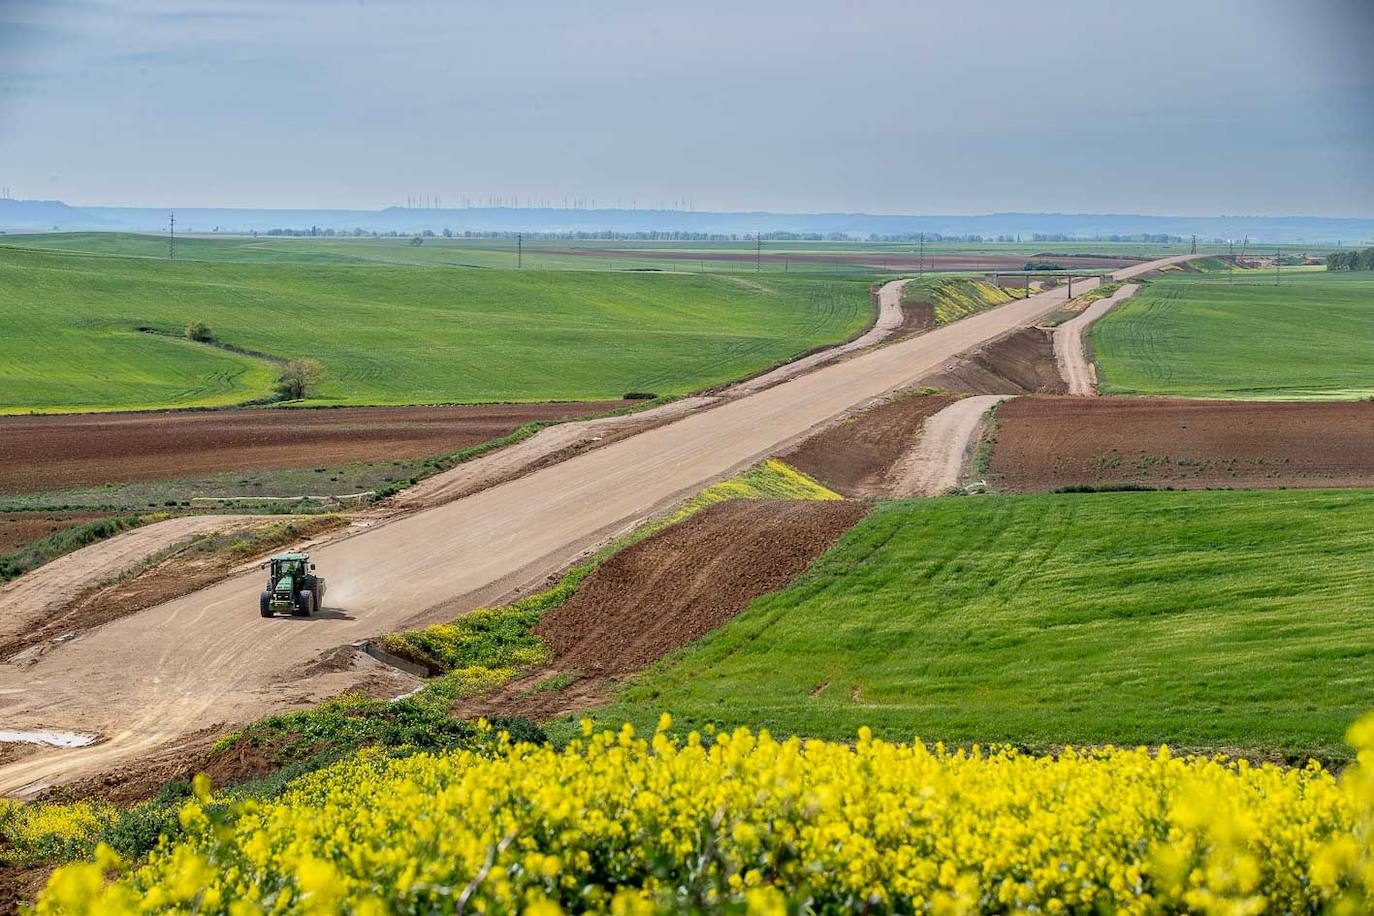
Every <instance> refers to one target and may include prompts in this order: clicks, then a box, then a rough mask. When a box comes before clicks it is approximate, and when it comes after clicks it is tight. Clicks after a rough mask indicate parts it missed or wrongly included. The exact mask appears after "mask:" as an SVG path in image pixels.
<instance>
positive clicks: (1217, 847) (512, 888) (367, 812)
mask: <svg viewBox="0 0 1374 916" xmlns="http://www.w3.org/2000/svg"><path fill="white" fill-rule="evenodd" d="M661 726H662V727H661V729H660V731H659V732H658V733H657V734H655V735H653V736H652V737H651V738H649V739H648V740H645V739H642V738H638V737H636V736H635V735H634V733H633V730H632V729H630V728H629V727H628V726H626V727H625V728H624V729H622V730H621V731H620V732H604V733H597V734H593V733H592V728H591V724H590V723H584V735H585V737H584V738H583V739H582V740H579V741H575V742H573V743H572V744H570V745H569V746H568V747H566V748H565V749H562V750H555V749H552V748H549V747H536V746H532V745H515V746H511V747H509V748H507V749H506V750H505V752H504V753H502V754H500V755H498V756H497V757H496V758H494V759H493V758H491V757H483V756H479V755H475V754H470V753H467V752H458V753H453V754H450V755H446V756H437V757H436V756H430V755H416V756H412V757H406V758H402V759H386V758H384V757H382V756H380V755H370V754H367V753H363V754H361V755H359V756H356V757H354V758H350V759H348V760H346V761H343V762H341V763H339V764H337V765H335V766H333V767H331V768H329V769H326V770H322V771H320V772H318V773H315V774H311V775H309V776H306V777H302V778H301V779H299V780H297V781H296V782H295V783H293V784H292V787H291V788H290V789H289V790H288V791H287V792H286V793H285V794H284V795H282V796H280V797H279V798H277V799H275V800H273V801H271V802H253V801H248V802H243V803H240V804H238V805H237V806H235V807H234V808H232V809H231V810H229V811H228V812H225V811H222V810H221V808H220V807H219V806H216V805H214V804H211V801H212V800H211V796H210V794H209V788H208V786H207V785H206V784H205V783H204V781H203V780H201V781H200V782H199V784H198V785H197V787H196V789H197V795H196V798H195V799H194V800H192V801H191V802H189V803H188V804H187V805H186V807H185V808H184V810H183V811H182V814H181V820H182V823H183V824H184V826H185V827H186V836H185V838H183V839H182V840H180V841H178V842H176V843H164V844H163V845H162V847H160V848H159V849H157V850H155V851H154V852H153V853H152V854H151V855H150V856H149V859H148V861H146V862H143V863H136V864H133V865H126V864H125V863H121V862H119V861H118V858H117V857H116V856H114V854H113V853H111V852H110V851H109V850H108V849H105V848H102V849H100V850H99V851H98V853H97V857H96V858H97V861H96V862H94V863H86V864H77V865H70V866H66V867H64V868H61V869H59V870H58V871H57V872H56V873H54V875H53V878H52V880H51V883H50V884H49V886H48V888H47V890H46V891H45V892H44V894H43V896H42V897H41V898H40V900H39V903H38V912H39V913H136V912H147V911H172V912H200V913H231V914H244V913H257V912H263V911H266V912H302V913H396V912H398V913H430V912H488V913H511V912H516V911H527V912H533V913H540V914H542V913H555V912H559V911H561V910H610V911H612V912H617V913H635V912H648V911H655V910H661V909H678V910H700V909H715V908H730V909H736V910H739V911H745V910H747V911H750V912H782V911H783V910H784V909H785V908H786V909H792V910H795V909H796V908H797V907H799V906H809V907H810V908H811V909H813V910H815V911H837V910H841V909H852V908H862V907H870V908H875V909H879V910H887V909H895V910H903V911H905V910H915V911H925V912H934V913H966V912H1007V911H1019V910H1027V911H1038V912H1047V913H1059V912H1113V911H1117V912H1126V913H1152V912H1180V911H1196V912H1208V913H1227V914H1247V913H1306V912H1320V911H1323V910H1327V911H1332V912H1341V913H1357V912H1367V911H1368V905H1369V900H1370V899H1371V898H1370V897H1368V896H1367V895H1368V894H1369V892H1370V890H1371V888H1374V857H1371V855H1370V852H1371V833H1370V830H1371V826H1374V817H1372V816H1374V718H1371V719H1366V720H1365V721H1363V722H1362V723H1360V724H1358V725H1357V726H1355V728H1353V729H1352V730H1351V739H1352V741H1353V743H1354V744H1355V745H1356V746H1357V748H1358V749H1359V752H1360V756H1359V763H1358V765H1357V766H1355V767H1352V768H1351V769H1350V770H1349V771H1348V772H1347V773H1345V774H1344V775H1343V776H1342V777H1340V778H1339V779H1338V778H1336V777H1334V776H1332V775H1331V774H1329V773H1327V772H1325V771H1323V770H1321V769H1320V768H1319V767H1317V766H1316V765H1312V766H1310V767H1308V768H1306V769H1289V768H1283V767H1278V766H1272V765H1263V766H1253V765H1250V764H1248V763H1246V762H1244V761H1237V760H1228V759H1225V758H1202V757H1175V756H1173V755H1171V754H1170V753H1169V752H1168V750H1167V749H1166V748H1161V749H1159V750H1157V751H1153V752H1152V751H1148V750H1146V749H1136V750H1129V749H1105V750H1094V751H1075V750H1066V751H1065V752H1063V753H1062V754H1059V755H1057V756H1053V757H1033V756H1026V755H1022V754H1018V753H1016V752H1014V751H1011V750H992V751H988V750H982V749H979V748H976V747H975V748H973V749H971V750H950V749H946V748H943V747H941V746H938V745H937V746H935V747H927V746H925V745H922V744H920V743H916V744H909V745H908V744H892V743H886V742H883V741H876V740H873V738H872V737H871V735H869V734H868V733H867V732H866V730H865V732H863V733H861V734H860V735H859V736H858V740H857V741H856V743H854V744H853V745H849V744H842V743H835V742H826V741H815V740H798V739H791V740H787V741H777V740H775V739H773V738H771V737H770V736H769V735H768V734H767V733H759V734H753V733H751V732H750V731H748V730H745V729H740V730H738V731H735V732H733V733H729V734H720V735H714V736H711V735H707V736H705V737H704V738H703V736H700V735H697V734H695V733H693V734H691V735H689V736H688V737H687V738H686V739H684V740H676V739H671V738H669V737H668V736H667V735H666V733H665V730H666V729H667V728H668V726H669V722H668V721H666V717H665V721H664V722H663V723H661ZM109 876H112V877H113V880H110V879H109Z"/></svg>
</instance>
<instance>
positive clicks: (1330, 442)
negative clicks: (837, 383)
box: [989, 397, 1374, 493]
mask: <svg viewBox="0 0 1374 916" xmlns="http://www.w3.org/2000/svg"><path fill="white" fill-rule="evenodd" d="M997 419H998V424H999V431H998V435H997V445H996V447H995V448H994V449H993V452H992V458H991V461H990V463H989V481H990V483H992V484H993V486H995V487H996V488H997V489H999V490H1005V491H1008V492H1016V493H1032V492H1041V491H1045V490H1054V489H1057V488H1059V487H1065V486H1075V485H1090V486H1111V485H1120V484H1140V485H1142V486H1151V487H1176V488H1190V489H1200V488H1208V487H1235V488H1242V487H1243V488H1278V487H1368V486H1374V403H1369V402H1353V403H1352V402H1329V403H1314V402H1277V403H1276V402H1268V403H1266V402H1262V401H1194V400H1178V399H1164V398H1037V397H1032V398H1018V399H1016V400H1014V401H1011V402H1009V403H1006V404H1004V405H1002V407H1001V409H1000V410H999V411H998V413H997Z"/></svg>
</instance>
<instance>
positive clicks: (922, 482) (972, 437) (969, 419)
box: [894, 394, 1006, 497]
mask: <svg viewBox="0 0 1374 916" xmlns="http://www.w3.org/2000/svg"><path fill="white" fill-rule="evenodd" d="M1005 400H1006V397H1005V396H1004V395H1000V394H984V395H979V396H977V397H972V398H964V399H963V400H962V401H955V402H954V403H953V404H951V405H949V406H948V407H946V408H945V409H944V410H942V411H940V412H939V413H937V414H935V415H934V416H933V417H931V418H930V419H928V420H926V423H925V426H923V427H922V428H921V436H920V438H919V439H917V440H916V444H915V446H913V447H912V449H911V452H910V453H909V454H908V455H907V456H906V458H904V459H903V460H902V462H901V464H900V465H898V467H897V470H896V474H895V476H896V478H897V486H896V488H895V489H896V492H895V493H894V495H895V496H899V497H902V496H942V495H944V494H945V493H947V492H949V491H950V490H952V489H954V488H955V487H957V486H958V485H959V481H960V478H961V477H962V475H963V471H964V468H965V466H967V465H968V462H969V458H970V457H971V456H972V454H973V450H974V448H975V447H976V446H977V444H978V432H979V430H981V429H982V428H983V416H984V415H985V414H986V413H987V412H988V411H989V410H991V409H992V408H993V407H994V406H995V405H997V404H1000V403H1001V402H1002V401H1005Z"/></svg>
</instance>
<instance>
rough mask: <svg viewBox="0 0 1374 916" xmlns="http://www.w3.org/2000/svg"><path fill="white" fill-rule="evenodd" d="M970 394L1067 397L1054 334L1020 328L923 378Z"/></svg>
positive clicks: (1038, 329)
mask: <svg viewBox="0 0 1374 916" xmlns="http://www.w3.org/2000/svg"><path fill="white" fill-rule="evenodd" d="M921 384H922V385H929V386H930V387H932V388H946V389H948V390H950V391H959V392H964V393H967V394H1067V393H1068V385H1067V383H1065V381H1064V378H1063V376H1061V375H1060V373H1059V365H1058V364H1057V363H1056V362H1055V358H1054V341H1053V338H1052V337H1051V332H1049V331H1046V330H1043V329H1041V328H1021V329H1020V330H1017V331H1013V332H1012V333H1011V334H1006V335H1003V336H1002V337H999V338H997V339H996V340H993V341H990V342H988V343H987V344H984V345H983V346H981V347H979V348H977V349H975V350H972V351H970V352H968V353H963V354H961V355H959V356H958V357H956V358H954V359H952V360H950V361H949V362H947V363H946V364H945V365H944V366H942V367H941V368H940V369H938V370H936V371H935V372H933V373H931V374H930V375H927V376H925V377H924V378H922V379H921Z"/></svg>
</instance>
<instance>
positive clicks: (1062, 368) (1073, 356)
mask: <svg viewBox="0 0 1374 916" xmlns="http://www.w3.org/2000/svg"><path fill="white" fill-rule="evenodd" d="M1138 289H1140V287H1139V286H1138V285H1136V284H1134V283H1127V284H1125V285H1124V286H1122V287H1121V289H1119V290H1117V291H1116V292H1115V293H1113V294H1112V295H1110V296H1108V297H1107V298H1105V299H1098V300H1097V301H1096V302H1093V303H1091V304H1090V305H1089V306H1088V307H1087V308H1085V309H1084V310H1083V312H1082V314H1080V315H1077V316H1076V317H1074V318H1072V319H1070V320H1069V321H1066V322H1064V323H1063V324H1061V325H1060V326H1059V327H1057V328H1055V329H1054V361H1055V362H1056V363H1058V364H1059V374H1060V375H1062V376H1063V377H1064V381H1065V383H1066V384H1067V385H1068V386H1069V394H1072V395H1077V396H1079V397H1091V396H1092V395H1095V394H1097V369H1096V367H1094V366H1093V364H1092V360H1090V359H1088V351H1087V350H1086V349H1085V348H1084V346H1083V335H1085V334H1087V333H1088V328H1089V327H1090V326H1091V325H1092V323H1093V322H1094V321H1096V320H1097V319H1099V318H1101V317H1102V316H1103V315H1105V314H1107V313H1108V312H1110V311H1111V310H1112V309H1114V308H1116V307H1117V306H1118V305H1120V304H1121V301H1122V300H1123V299H1129V298H1130V297H1131V296H1134V295H1135V292H1136V290H1138Z"/></svg>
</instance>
